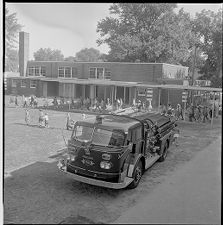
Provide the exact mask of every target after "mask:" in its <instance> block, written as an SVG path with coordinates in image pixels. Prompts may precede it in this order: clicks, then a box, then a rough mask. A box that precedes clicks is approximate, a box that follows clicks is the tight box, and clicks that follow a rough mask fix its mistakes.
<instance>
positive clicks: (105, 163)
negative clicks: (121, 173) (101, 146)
mask: <svg viewBox="0 0 223 225" xmlns="http://www.w3.org/2000/svg"><path fill="white" fill-rule="evenodd" d="M100 167H101V168H102V169H107V170H109V169H110V168H111V167H112V164H111V163H110V162H105V161H102V162H101V163H100Z"/></svg>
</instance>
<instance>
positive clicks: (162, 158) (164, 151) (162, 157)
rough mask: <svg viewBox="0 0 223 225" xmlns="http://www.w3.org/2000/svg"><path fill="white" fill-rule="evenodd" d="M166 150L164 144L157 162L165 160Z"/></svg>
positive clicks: (166, 147) (166, 144)
mask: <svg viewBox="0 0 223 225" xmlns="http://www.w3.org/2000/svg"><path fill="white" fill-rule="evenodd" d="M167 149H168V143H167V142H166V143H165V144H164V147H163V151H162V153H161V156H160V158H159V159H158V162H163V161H164V160H165V159H166V156H167Z"/></svg>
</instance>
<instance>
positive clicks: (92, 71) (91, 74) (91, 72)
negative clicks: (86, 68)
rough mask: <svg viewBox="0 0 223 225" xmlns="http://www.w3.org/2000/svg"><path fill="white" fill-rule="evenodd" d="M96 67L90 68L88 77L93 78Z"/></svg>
mask: <svg viewBox="0 0 223 225" xmlns="http://www.w3.org/2000/svg"><path fill="white" fill-rule="evenodd" d="M95 74H96V68H90V78H95Z"/></svg>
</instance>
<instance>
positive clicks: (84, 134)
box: [73, 125, 93, 142]
mask: <svg viewBox="0 0 223 225" xmlns="http://www.w3.org/2000/svg"><path fill="white" fill-rule="evenodd" d="M92 132H93V127H87V126H82V125H80V126H76V127H75V129H74V132H73V138H75V139H77V140H79V141H84V142H88V141H90V140H91V139H92Z"/></svg>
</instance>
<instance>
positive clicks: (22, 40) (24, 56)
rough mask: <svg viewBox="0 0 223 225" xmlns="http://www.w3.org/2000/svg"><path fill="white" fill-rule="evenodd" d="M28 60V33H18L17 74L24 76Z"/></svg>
mask: <svg viewBox="0 0 223 225" xmlns="http://www.w3.org/2000/svg"><path fill="white" fill-rule="evenodd" d="M28 60H29V33H26V32H24V31H21V32H19V73H20V76H22V77H25V76H26V68H27V62H28Z"/></svg>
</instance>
